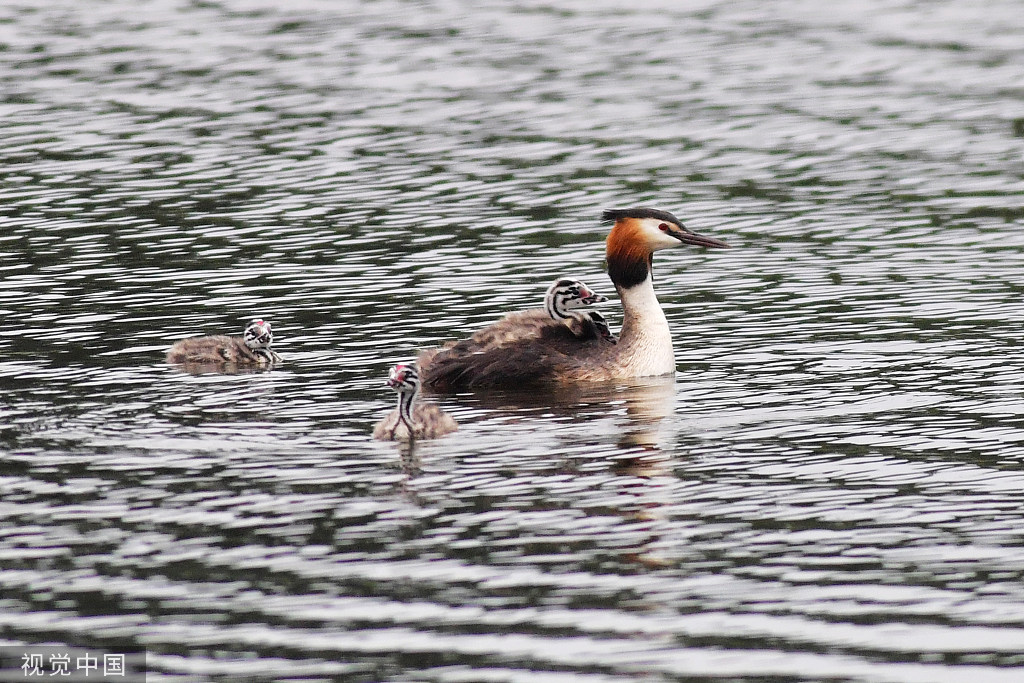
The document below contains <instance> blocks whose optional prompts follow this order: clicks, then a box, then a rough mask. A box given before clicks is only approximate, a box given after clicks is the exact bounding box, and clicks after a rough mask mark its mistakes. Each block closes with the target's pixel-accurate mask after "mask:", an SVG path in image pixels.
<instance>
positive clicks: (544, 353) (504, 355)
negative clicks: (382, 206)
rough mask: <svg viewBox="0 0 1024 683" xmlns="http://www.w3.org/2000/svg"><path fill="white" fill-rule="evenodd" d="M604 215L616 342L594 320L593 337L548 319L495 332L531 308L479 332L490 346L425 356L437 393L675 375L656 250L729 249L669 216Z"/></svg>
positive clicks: (455, 347)
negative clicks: (618, 316)
mask: <svg viewBox="0 0 1024 683" xmlns="http://www.w3.org/2000/svg"><path fill="white" fill-rule="evenodd" d="M603 218H604V219H605V220H606V221H608V222H610V223H612V229H611V232H610V233H609V234H608V239H607V241H606V256H607V261H608V275H609V277H610V278H611V280H612V283H613V284H614V285H615V290H616V291H617V292H618V294H619V298H620V300H621V301H622V307H623V323H622V330H621V333H620V335H619V339H618V343H617V344H611V343H608V342H609V341H610V340H609V339H608V338H607V337H606V336H605V335H604V334H603V333H602V332H601V331H600V329H599V326H598V325H599V323H598V322H595V321H594V319H593V318H590V317H589V316H587V322H589V323H590V325H586V323H582V324H584V325H586V327H587V329H588V330H590V331H591V332H592V334H588V333H583V334H576V333H574V332H573V331H572V330H570V329H569V327H568V326H566V325H564V324H562V325H557V324H555V325H552V324H551V323H550V316H549V322H547V323H546V324H544V325H543V326H542V328H541V329H540V331H539V332H538V330H537V329H534V328H529V329H528V328H527V327H526V326H525V325H520V326H519V328H520V330H519V332H517V331H516V329H514V328H515V327H516V326H514V325H512V326H509V325H506V326H505V328H503V329H502V330H501V334H495V333H494V329H493V328H494V327H497V326H499V325H502V324H503V323H505V321H507V320H510V319H514V317H515V316H516V315H520V316H525V315H527V314H529V313H531V312H529V311H527V312H525V313H523V314H513V315H512V316H508V317H507V318H506V319H505V320H503V321H499V323H497V324H496V325H495V326H492V328H488V329H485V330H482V331H481V332H478V333H477V335H474V336H479V337H480V338H481V339H482V340H486V341H487V342H488V343H487V344H479V343H473V337H471V338H470V339H468V340H465V341H462V342H457V343H455V344H450V345H448V346H446V347H444V348H441V349H433V350H429V351H425V352H424V353H422V354H421V355H420V368H421V372H422V373H423V381H424V384H425V385H426V386H428V387H430V388H431V389H434V390H436V391H457V390H459V389H465V388H476V387H495V386H511V387H516V386H522V385H525V384H536V383H542V382H575V381H584V380H615V379H620V380H621V379H632V378H637V377H649V376H657V375H667V374H670V373H673V372H675V354H674V352H673V349H672V333H671V330H670V329H669V326H668V320H667V319H666V318H665V313H664V311H662V309H661V304H659V303H658V297H657V296H656V295H655V293H654V283H653V279H652V275H651V271H652V267H653V264H654V252H655V251H658V250H661V249H669V248H673V247H679V246H682V245H684V244H690V245H696V246H703V247H711V248H724V247H728V245H727V244H726V243H724V242H722V241H720V240H717V239H715V238H712V237H704V236H702V235H698V234H696V233H694V232H691V231H690V230H688V229H687V228H686V227H685V226H683V224H682V222H680V221H679V219H678V218H676V217H675V216H673V215H672V214H671V213H668V212H667V211H660V210H658V209H648V208H634V209H609V210H607V211H605V212H604V214H603ZM582 317H583V316H580V318H579V319H582ZM508 327H512V328H513V329H507V328H508ZM605 329H607V325H605ZM608 334H609V335H610V331H609V333H608Z"/></svg>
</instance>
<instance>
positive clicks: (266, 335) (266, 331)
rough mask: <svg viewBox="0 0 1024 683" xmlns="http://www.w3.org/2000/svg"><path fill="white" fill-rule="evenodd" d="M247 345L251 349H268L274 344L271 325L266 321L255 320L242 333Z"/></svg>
mask: <svg viewBox="0 0 1024 683" xmlns="http://www.w3.org/2000/svg"><path fill="white" fill-rule="evenodd" d="M242 339H244V340H245V345H246V346H248V347H249V348H250V349H253V350H254V351H255V350H258V349H266V348H269V347H270V345H271V344H272V343H273V342H274V332H273V331H272V330H271V329H270V323H268V322H267V321H265V320H253V321H252V322H251V323H249V325H248V326H247V327H246V328H245V332H244V333H242Z"/></svg>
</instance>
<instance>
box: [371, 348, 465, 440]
mask: <svg viewBox="0 0 1024 683" xmlns="http://www.w3.org/2000/svg"><path fill="white" fill-rule="evenodd" d="M388 386H389V387H391V388H392V389H394V390H395V392H397V393H398V407H396V408H395V409H394V410H392V411H391V412H390V413H389V414H388V416H387V417H385V418H384V419H383V420H381V421H380V422H378V423H377V426H376V427H374V429H373V438H375V439H380V440H381V441H409V440H412V439H436V438H437V437H439V436H444V435H445V434H448V433H450V432H454V431H455V430H456V429H458V428H459V425H458V424H457V423H456V422H455V420H454V419H453V418H452V416H451V415H449V414H448V413H445V412H442V410H441V409H440V408H438V407H437V406H436V405H434V404H432V403H418V402H417V401H416V397H417V395H418V394H419V391H420V374H419V372H418V371H417V370H416V366H415V365H413V364H411V363H409V364H403V363H400V364H398V365H396V366H395V367H393V368H391V373H390V374H389V375H388Z"/></svg>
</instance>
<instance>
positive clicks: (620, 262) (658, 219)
mask: <svg viewBox="0 0 1024 683" xmlns="http://www.w3.org/2000/svg"><path fill="white" fill-rule="evenodd" d="M602 218H604V220H606V221H609V222H611V223H614V224H615V225H614V227H612V231H611V232H610V233H608V240H607V243H606V254H607V258H608V275H609V277H611V279H612V282H614V283H615V284H616V285H617V286H619V287H625V288H630V287H633V286H635V285H638V284H640V283H641V282H643V281H644V280H646V279H647V278H648V276H649V275H650V271H651V264H652V263H653V260H654V252H655V251H658V250H659V249H671V248H672V247H678V246H682V245H683V244H693V245H696V246H700V247H712V248H718V249H724V248H727V247H728V246H729V245H728V244H726V243H725V242H723V241H721V240H717V239H715V238H714V237H705V236H704V235H698V234H697V233H695V232H693V231H691V230H689V229H688V228H686V226H684V225H683V223H682V221H680V220H679V219H678V218H676V217H675V216H673V215H672V214H670V213H669V212H668V211H660V210H658V209H648V208H644V207H639V208H634V209H607V210H605V212H604V213H603V214H602Z"/></svg>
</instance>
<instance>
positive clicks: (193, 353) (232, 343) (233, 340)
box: [167, 334, 266, 365]
mask: <svg viewBox="0 0 1024 683" xmlns="http://www.w3.org/2000/svg"><path fill="white" fill-rule="evenodd" d="M167 362H168V363H196V364H204V365H206V364H216V363H233V364H239V365H242V364H252V365H262V364H264V363H265V362H266V361H265V360H264V359H263V358H262V357H261V356H260V355H259V354H257V353H256V352H255V351H253V350H252V349H250V348H249V347H248V346H246V345H245V340H243V339H242V337H228V336H226V335H222V334H218V335H214V336H212V337H191V338H189V339H182V340H180V341H177V342H175V343H174V346H172V347H171V349H170V350H169V351H168V352H167Z"/></svg>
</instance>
